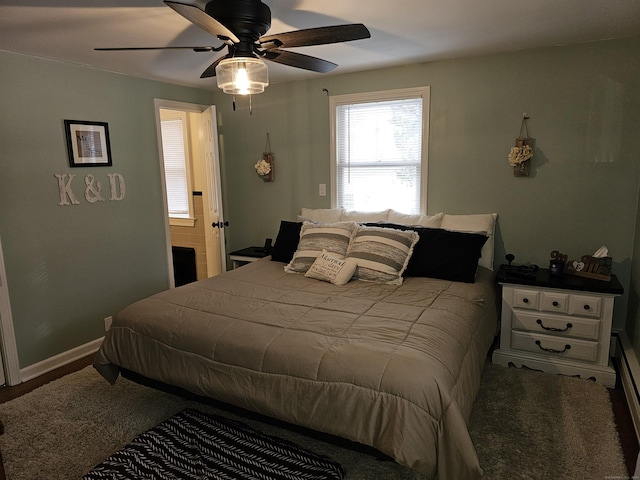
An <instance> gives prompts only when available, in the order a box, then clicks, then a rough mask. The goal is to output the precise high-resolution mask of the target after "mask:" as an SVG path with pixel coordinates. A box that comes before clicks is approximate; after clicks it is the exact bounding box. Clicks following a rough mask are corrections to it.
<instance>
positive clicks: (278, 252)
mask: <svg viewBox="0 0 640 480" xmlns="http://www.w3.org/2000/svg"><path fill="white" fill-rule="evenodd" d="M301 228H302V222H287V221H286V220H282V221H281V222H280V230H279V231H278V236H277V237H276V243H275V245H274V246H273V250H272V251H271V260H272V261H274V262H285V263H289V262H290V261H291V259H292V258H293V254H294V253H296V250H297V248H298V242H299V241H300V229H301Z"/></svg>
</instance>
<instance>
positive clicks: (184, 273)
mask: <svg viewBox="0 0 640 480" xmlns="http://www.w3.org/2000/svg"><path fill="white" fill-rule="evenodd" d="M171 253H172V254H173V278H174V280H175V283H176V287H179V286H180V285H186V284H187V283H191V282H195V281H196V280H198V275H197V273H196V250H195V248H189V247H171Z"/></svg>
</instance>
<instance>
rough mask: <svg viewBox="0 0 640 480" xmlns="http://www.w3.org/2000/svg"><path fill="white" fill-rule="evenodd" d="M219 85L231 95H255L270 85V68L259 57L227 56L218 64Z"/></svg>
mask: <svg viewBox="0 0 640 480" xmlns="http://www.w3.org/2000/svg"><path fill="white" fill-rule="evenodd" d="M216 78H217V81H218V87H219V88H221V89H222V91H223V92H224V93H229V94H231V95H255V94H256V93H262V92H264V87H266V86H268V85H269V70H268V68H267V65H266V64H265V63H264V62H263V61H262V60H260V59H259V58H253V57H235V58H225V59H224V60H222V61H221V62H220V63H219V64H218V65H217V66H216Z"/></svg>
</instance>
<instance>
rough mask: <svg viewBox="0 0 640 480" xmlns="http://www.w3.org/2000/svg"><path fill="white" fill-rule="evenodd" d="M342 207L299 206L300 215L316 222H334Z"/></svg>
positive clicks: (338, 219)
mask: <svg viewBox="0 0 640 480" xmlns="http://www.w3.org/2000/svg"><path fill="white" fill-rule="evenodd" d="M342 212H344V208H301V209H300V217H302V218H304V219H308V220H311V221H312V222H317V223H336V222H339V221H340V216H341V215H342Z"/></svg>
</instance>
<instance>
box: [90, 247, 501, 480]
mask: <svg viewBox="0 0 640 480" xmlns="http://www.w3.org/2000/svg"><path fill="white" fill-rule="evenodd" d="M283 267H284V264H283V263H279V262H273V261H270V260H269V258H265V259H262V260H259V261H256V262H253V263H250V264H248V265H246V266H243V267H241V268H239V269H236V270H233V271H230V272H227V273H224V274H222V275H220V276H217V277H212V278H209V279H206V280H201V281H198V282H195V283H191V284H188V285H185V286H182V287H179V288H175V289H171V290H168V291H165V292H162V293H159V294H157V295H154V296H151V297H149V298H146V299H144V300H141V301H138V302H136V303H134V304H132V305H130V306H128V307H127V308H125V309H124V310H123V311H121V312H120V313H119V314H118V315H116V317H115V318H114V322H113V325H112V327H111V329H110V330H109V331H108V332H107V334H106V336H105V339H104V342H103V344H102V345H101V347H100V349H99V351H98V353H97V355H96V359H95V363H94V365H95V367H96V368H97V370H98V371H99V372H100V373H101V374H102V375H103V376H104V377H105V378H106V379H107V380H109V381H110V382H112V383H113V382H115V381H116V379H117V377H118V375H119V370H120V368H123V369H127V370H131V371H133V372H136V373H139V374H142V375H144V376H146V377H148V378H151V379H154V380H158V381H161V382H164V383H167V384H170V385H175V386H177V387H181V388H184V389H186V390H188V391H191V392H193V393H195V394H198V395H204V396H207V397H211V398H214V399H216V400H220V401H223V402H226V403H229V404H232V405H236V406H239V407H242V408H246V409H249V410H251V411H255V412H258V413H261V414H264V415H268V416H270V417H273V418H277V419H280V420H283V421H286V422H290V423H293V424H297V425H301V426H304V427H308V428H311V429H314V430H317V431H321V432H326V433H330V434H333V435H338V436H340V437H344V438H347V439H349V440H353V441H356V442H360V443H362V444H365V445H369V446H372V447H374V448H376V449H378V450H379V451H381V452H383V453H385V454H387V455H389V456H391V457H392V458H394V459H395V460H396V461H397V462H399V463H400V464H403V465H406V466H408V467H410V468H412V469H414V470H415V471H417V472H419V473H421V474H423V475H424V476H426V477H427V478H435V479H441V480H442V479H456V480H459V479H463V478H464V479H475V478H479V477H481V475H482V469H481V467H480V463H479V460H478V457H477V455H476V451H475V448H474V446H473V444H472V441H471V438H470V436H469V432H468V429H467V423H468V420H469V416H470V414H471V408H472V405H473V401H474V399H475V397H476V394H477V391H478V388H479V385H480V377H481V373H482V367H483V364H484V362H485V359H486V355H487V352H488V350H489V347H490V345H491V343H492V340H493V338H494V334H495V331H496V323H497V314H496V305H495V286H494V281H493V273H492V272H490V271H489V270H488V269H485V268H483V267H479V270H478V275H477V279H476V282H475V283H471V284H468V283H460V282H450V281H444V280H435V279H429V278H413V277H411V278H405V279H404V282H403V283H402V285H383V284H378V283H372V282H365V281H360V280H354V281H351V282H349V283H348V284H346V285H343V286H336V285H333V284H331V283H327V282H322V281H319V280H314V279H310V278H307V277H305V276H304V275H301V274H292V273H286V272H285V271H284V269H283Z"/></svg>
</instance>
